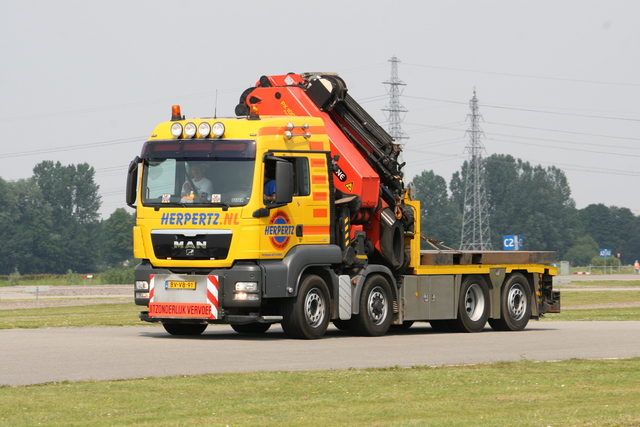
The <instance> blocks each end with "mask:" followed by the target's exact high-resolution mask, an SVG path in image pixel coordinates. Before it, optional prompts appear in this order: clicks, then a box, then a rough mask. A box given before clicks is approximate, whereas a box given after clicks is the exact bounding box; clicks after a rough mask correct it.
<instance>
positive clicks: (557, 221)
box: [485, 154, 580, 255]
mask: <svg viewBox="0 0 640 427" xmlns="http://www.w3.org/2000/svg"><path fill="white" fill-rule="evenodd" d="M485 174H486V175H485V185H486V191H487V200H488V203H489V224H490V228H491V234H492V243H493V244H494V247H501V245H496V243H498V242H501V241H502V239H501V238H502V236H503V235H507V234H520V235H523V237H524V246H525V249H526V250H551V251H556V252H558V254H559V255H563V254H564V253H565V252H566V251H567V250H568V249H569V248H570V247H571V246H572V245H573V244H574V242H575V239H576V236H577V233H578V230H579V229H580V224H579V221H578V215H577V210H576V209H575V203H574V201H573V199H572V198H571V189H570V187H569V184H568V181H567V179H566V176H565V175H564V172H562V171H561V170H560V169H558V168H556V167H553V166H551V167H547V168H544V167H542V166H539V165H538V166H533V165H531V164H530V163H529V162H524V161H522V160H520V159H517V160H516V159H515V158H513V157H512V156H509V155H501V154H494V155H492V156H490V157H488V158H487V159H485Z"/></svg>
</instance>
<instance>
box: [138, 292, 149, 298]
mask: <svg viewBox="0 0 640 427" xmlns="http://www.w3.org/2000/svg"><path fill="white" fill-rule="evenodd" d="M136 298H146V299H149V292H136Z"/></svg>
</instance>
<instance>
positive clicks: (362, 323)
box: [351, 274, 392, 337]
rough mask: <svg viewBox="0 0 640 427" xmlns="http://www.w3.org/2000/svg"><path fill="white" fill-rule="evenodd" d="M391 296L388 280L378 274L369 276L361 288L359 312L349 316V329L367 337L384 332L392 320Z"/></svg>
mask: <svg viewBox="0 0 640 427" xmlns="http://www.w3.org/2000/svg"><path fill="white" fill-rule="evenodd" d="M391 298H392V297H391V287H390V286H389V282H387V280H386V279H385V278H384V277H382V276H380V275H378V274H375V275H373V276H370V277H369V278H368V279H367V281H366V282H365V283H364V287H363V288H362V296H361V298H360V313H359V314H358V315H357V316H355V317H353V318H351V330H352V331H353V332H354V333H355V334H356V335H362V336H369V337H376V336H380V335H384V334H386V333H387V331H388V330H389V327H390V326H391V321H392V318H391V316H392V313H391V303H392V299H391Z"/></svg>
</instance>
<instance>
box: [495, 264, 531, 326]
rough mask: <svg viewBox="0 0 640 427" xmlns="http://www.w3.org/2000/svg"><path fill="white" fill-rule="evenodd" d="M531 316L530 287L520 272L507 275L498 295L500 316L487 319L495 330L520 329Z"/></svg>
mask: <svg viewBox="0 0 640 427" xmlns="http://www.w3.org/2000/svg"><path fill="white" fill-rule="evenodd" d="M530 318H531V287H530V286H529V282H528V281H527V278H526V277H524V276H523V275H522V274H520V273H515V274H512V275H511V276H509V278H508V279H507V281H506V283H505V284H504V286H503V287H502V293H501V295H500V318H499V319H489V325H491V327H492V328H493V329H494V330H496V331H521V330H523V329H524V328H525V327H526V326H527V324H528V323H529V319H530Z"/></svg>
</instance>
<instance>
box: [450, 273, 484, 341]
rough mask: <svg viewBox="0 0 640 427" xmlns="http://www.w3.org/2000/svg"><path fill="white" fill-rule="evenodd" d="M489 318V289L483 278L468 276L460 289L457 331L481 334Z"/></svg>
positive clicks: (456, 322)
mask: <svg viewBox="0 0 640 427" xmlns="http://www.w3.org/2000/svg"><path fill="white" fill-rule="evenodd" d="M488 318H489V287H488V286H487V282H486V281H485V280H484V278H483V277H482V276H467V278H466V279H464V282H462V286H461V288H460V300H459V301H458V318H457V319H456V320H455V324H454V325H455V327H456V328H455V329H457V330H458V331H460V332H480V331H481V330H482V329H483V328H484V326H485V325H486V324H487V319H488Z"/></svg>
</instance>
